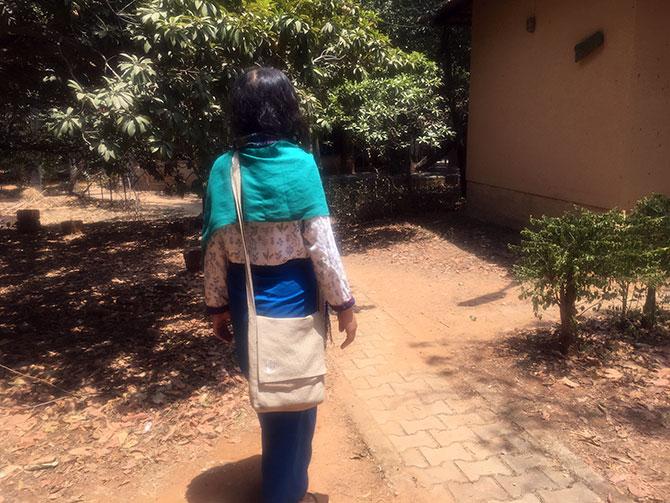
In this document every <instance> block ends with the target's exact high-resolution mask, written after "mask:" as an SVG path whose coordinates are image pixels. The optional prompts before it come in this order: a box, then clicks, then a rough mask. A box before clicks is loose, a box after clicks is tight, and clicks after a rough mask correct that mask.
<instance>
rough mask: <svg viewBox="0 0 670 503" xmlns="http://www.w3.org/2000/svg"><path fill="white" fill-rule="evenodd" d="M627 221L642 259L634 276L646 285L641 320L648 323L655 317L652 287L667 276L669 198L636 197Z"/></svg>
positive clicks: (669, 264)
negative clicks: (636, 200)
mask: <svg viewBox="0 0 670 503" xmlns="http://www.w3.org/2000/svg"><path fill="white" fill-rule="evenodd" d="M630 222H631V227H632V229H633V233H634V235H635V236H636V238H637V241H638V246H637V248H638V253H639V254H640V261H641V263H642V264H641V268H640V270H639V277H638V280H639V281H640V282H642V283H644V284H645V285H646V286H647V296H646V301H645V305H644V317H645V322H646V324H647V325H648V326H652V325H653V324H654V323H655V321H656V311H657V307H656V289H657V288H658V287H659V286H661V285H663V284H664V283H666V282H667V280H668V277H670V198H669V197H667V196H664V195H662V194H651V195H649V196H647V197H644V198H642V199H640V200H639V201H638V202H637V204H636V205H635V208H634V209H633V213H632V214H631V217H630Z"/></svg>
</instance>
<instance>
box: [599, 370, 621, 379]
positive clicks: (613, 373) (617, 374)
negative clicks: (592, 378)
mask: <svg viewBox="0 0 670 503" xmlns="http://www.w3.org/2000/svg"><path fill="white" fill-rule="evenodd" d="M603 376H605V377H606V378H607V379H621V378H622V377H623V372H621V371H620V370H617V369H613V368H609V369H605V370H604V371H603Z"/></svg>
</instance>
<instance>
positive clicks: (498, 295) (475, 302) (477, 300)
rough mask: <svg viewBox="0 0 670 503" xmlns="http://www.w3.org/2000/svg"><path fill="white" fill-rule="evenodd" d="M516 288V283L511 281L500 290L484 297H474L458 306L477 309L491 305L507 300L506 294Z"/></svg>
mask: <svg viewBox="0 0 670 503" xmlns="http://www.w3.org/2000/svg"><path fill="white" fill-rule="evenodd" d="M514 286H516V283H515V282H514V281H511V282H509V283H508V284H507V285H505V286H504V287H503V288H501V289H500V290H497V291H495V292H491V293H486V294H484V295H479V296H478V297H474V298H472V299H468V300H464V301H462V302H459V303H458V304H457V305H459V306H461V307H476V306H481V305H482V304H489V303H490V302H495V301H496V300H500V299H503V298H505V292H507V291H508V290H509V289H510V288H513V287H514Z"/></svg>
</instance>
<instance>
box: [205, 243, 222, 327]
mask: <svg viewBox="0 0 670 503" xmlns="http://www.w3.org/2000/svg"><path fill="white" fill-rule="evenodd" d="M204 262H205V264H204V277H205V304H206V306H207V312H208V313H210V314H214V313H220V312H224V311H226V310H227V308H228V285H227V283H226V279H227V274H228V258H227V257H226V248H225V246H224V239H223V232H222V231H221V230H219V231H218V232H215V233H214V235H213V236H212V237H211V238H210V239H209V243H207V249H206V250H205V261H204Z"/></svg>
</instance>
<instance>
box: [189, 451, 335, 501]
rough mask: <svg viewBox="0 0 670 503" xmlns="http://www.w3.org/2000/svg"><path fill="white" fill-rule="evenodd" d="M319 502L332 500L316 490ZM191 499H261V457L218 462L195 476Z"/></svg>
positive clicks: (191, 488)
mask: <svg viewBox="0 0 670 503" xmlns="http://www.w3.org/2000/svg"><path fill="white" fill-rule="evenodd" d="M315 496H316V498H317V503H328V501H329V498H328V496H327V495H325V494H315ZM186 500H187V501H188V503H211V502H213V501H216V502H217V503H261V457H260V456H251V457H248V458H246V459H243V460H241V461H235V462H231V463H227V464H225V465H221V466H216V467H214V468H210V469H209V470H207V471H205V472H203V473H201V474H200V475H198V476H197V477H196V478H194V479H193V480H192V481H191V483H190V484H189V486H188V489H187V490H186Z"/></svg>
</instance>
